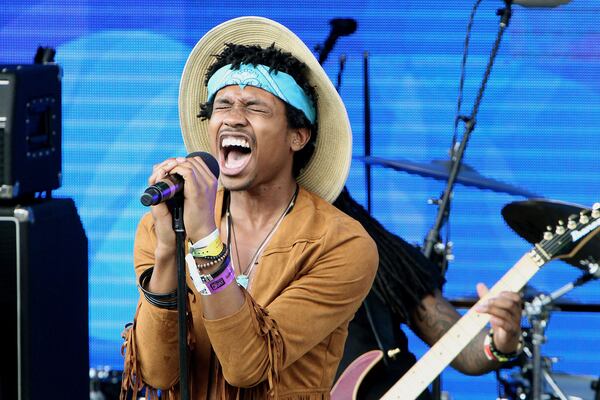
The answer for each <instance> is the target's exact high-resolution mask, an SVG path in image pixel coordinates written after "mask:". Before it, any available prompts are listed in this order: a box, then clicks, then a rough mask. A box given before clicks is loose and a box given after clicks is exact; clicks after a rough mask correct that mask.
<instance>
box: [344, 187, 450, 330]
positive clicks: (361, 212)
mask: <svg viewBox="0 0 600 400" xmlns="http://www.w3.org/2000/svg"><path fill="white" fill-rule="evenodd" d="M333 204H334V205H335V206H336V207H337V208H338V209H340V210H341V211H343V212H344V213H346V214H348V215H349V216H351V217H352V218H354V219H356V220H357V221H358V222H360V223H361V225H362V226H363V227H364V228H365V230H366V231H367V232H368V233H369V235H371V237H372V238H373V240H374V241H375V243H376V244H377V250H378V251H379V268H378V270H377V274H376V275H375V281H374V282H373V287H372V289H371V290H372V291H373V292H374V293H375V294H376V295H377V297H379V299H380V300H381V301H382V302H383V303H384V304H385V305H386V306H387V307H388V308H389V309H390V310H391V311H392V312H393V313H394V314H396V315H398V316H399V317H400V318H402V319H403V320H404V321H405V322H407V323H408V322H410V316H411V312H413V311H414V310H416V308H417V307H420V304H421V300H422V299H423V297H424V296H425V295H427V294H432V293H433V292H434V291H435V290H436V289H438V288H440V287H441V285H442V284H443V278H441V276H440V275H437V274H435V271H436V267H435V266H433V265H431V262H430V261H429V260H428V259H427V258H426V257H425V256H424V255H423V254H422V253H421V252H420V251H419V250H418V249H417V248H415V247H414V246H412V245H410V244H408V243H407V242H406V241H405V240H403V239H402V238H400V237H399V236H397V235H395V234H393V233H391V232H390V231H388V230H387V229H385V228H384V227H383V225H381V223H380V222H379V221H377V220H376V219H375V218H373V217H372V216H371V215H370V214H369V213H368V212H367V210H365V209H364V207H363V206H361V205H360V204H358V203H357V202H356V200H354V199H353V198H352V197H351V196H350V193H349V192H348V189H347V188H345V187H344V190H343V191H342V193H341V194H340V195H339V197H338V198H337V199H336V200H335V202H334V203H333Z"/></svg>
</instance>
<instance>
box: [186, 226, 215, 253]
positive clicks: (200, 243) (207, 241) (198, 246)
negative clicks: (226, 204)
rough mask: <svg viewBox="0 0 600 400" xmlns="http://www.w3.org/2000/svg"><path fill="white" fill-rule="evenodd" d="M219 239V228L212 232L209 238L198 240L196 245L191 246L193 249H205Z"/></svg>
mask: <svg viewBox="0 0 600 400" xmlns="http://www.w3.org/2000/svg"><path fill="white" fill-rule="evenodd" d="M217 238H219V228H217V229H215V230H214V231H212V233H210V234H208V236H205V237H203V238H202V239H200V240H198V241H197V242H196V243H193V244H191V246H192V248H193V249H203V248H205V247H206V246H208V245H209V244H211V243H212V242H213V241H215V240H216V239H217Z"/></svg>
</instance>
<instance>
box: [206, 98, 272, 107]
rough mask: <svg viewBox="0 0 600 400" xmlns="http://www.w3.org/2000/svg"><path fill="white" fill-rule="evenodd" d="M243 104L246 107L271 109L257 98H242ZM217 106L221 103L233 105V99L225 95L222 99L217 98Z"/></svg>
mask: <svg viewBox="0 0 600 400" xmlns="http://www.w3.org/2000/svg"><path fill="white" fill-rule="evenodd" d="M241 102H242V104H244V105H246V106H253V105H258V106H265V107H270V104H269V103H267V102H265V101H263V100H261V99H259V98H256V97H250V98H242V99H241ZM214 103H215V104H218V103H221V104H232V103H233V100H232V99H231V97H230V96H228V95H224V96H221V97H217V98H215V101H214Z"/></svg>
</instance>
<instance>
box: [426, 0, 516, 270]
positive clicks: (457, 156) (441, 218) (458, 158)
mask: <svg viewBox="0 0 600 400" xmlns="http://www.w3.org/2000/svg"><path fill="white" fill-rule="evenodd" d="M511 3H512V2H511V1H510V0H509V1H506V8H503V9H501V10H498V13H499V14H500V16H501V19H500V27H499V29H498V34H497V36H496V41H495V42H494V46H493V47H492V52H491V54H490V59H489V61H488V64H487V67H486V70H485V73H484V75H483V79H482V81H481V85H480V87H479V92H478V93H477V98H476V99H475V103H474V104H473V109H472V111H471V115H470V116H469V117H466V118H463V119H464V121H465V131H464V133H463V136H462V139H461V141H460V145H459V146H458V149H451V154H452V157H451V161H452V167H451V169H450V175H449V176H448V182H447V184H446V188H445V190H444V194H443V196H442V198H441V199H440V201H439V203H438V205H439V207H438V213H437V216H436V219H435V223H434V225H433V227H432V228H431V230H430V231H429V233H428V234H427V238H426V240H425V246H424V249H423V253H424V254H425V256H426V257H427V258H431V254H432V250H433V247H434V245H435V243H436V241H437V240H438V237H439V232H440V229H441V227H442V226H443V225H444V222H445V220H446V217H447V215H446V214H447V212H446V210H447V209H448V207H449V205H450V197H451V195H452V189H453V187H454V183H455V181H456V177H457V176H458V172H459V171H460V167H461V165H462V160H463V157H464V153H465V149H466V148H467V143H468V142H469V139H470V137H471V133H472V132H473V130H474V129H475V124H476V120H477V113H478V111H479V106H480V104H481V100H482V99H483V93H484V91H485V87H486V85H487V81H488V79H489V77H490V74H491V72H492V67H493V66H494V60H495V59H496V55H497V54H498V50H499V48H500V42H501V41H502V36H503V35H504V31H505V30H506V28H507V27H508V23H509V20H510V16H511V8H510V7H511ZM443 272H445V271H443Z"/></svg>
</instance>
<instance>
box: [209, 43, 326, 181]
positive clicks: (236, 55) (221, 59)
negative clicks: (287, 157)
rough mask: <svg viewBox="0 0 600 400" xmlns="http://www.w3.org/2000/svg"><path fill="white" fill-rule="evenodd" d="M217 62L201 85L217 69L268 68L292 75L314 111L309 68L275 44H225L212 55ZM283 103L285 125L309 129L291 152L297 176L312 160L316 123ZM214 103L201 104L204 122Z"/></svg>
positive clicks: (293, 169)
mask: <svg viewBox="0 0 600 400" xmlns="http://www.w3.org/2000/svg"><path fill="white" fill-rule="evenodd" d="M215 58H216V61H215V62H214V63H213V64H212V65H211V66H210V67H209V68H208V71H207V72H206V76H205V81H204V84H205V85H208V81H209V79H210V78H211V77H212V76H213V74H214V73H215V72H217V71H218V70H219V69H220V68H222V67H224V66H225V65H227V64H231V65H232V69H239V68H240V65H241V64H251V65H253V66H257V65H258V64H262V65H266V66H267V67H269V72H272V71H281V72H285V73H286V74H288V75H290V76H292V78H294V80H295V81H296V83H297V84H298V85H299V86H300V87H301V88H302V90H304V93H306V94H307V95H308V97H309V98H310V99H311V100H312V102H313V104H314V106H315V109H317V93H316V91H315V88H314V87H312V86H311V85H310V83H309V82H308V79H307V78H306V73H307V71H308V67H307V66H306V64H304V63H303V62H302V61H300V60H298V59H297V58H296V57H294V56H293V55H292V54H291V53H287V52H284V51H282V50H281V49H278V48H276V47H275V43H273V44H271V45H270V46H269V47H267V48H262V47H260V46H257V45H240V44H234V43H227V44H225V49H224V50H223V51H222V52H221V54H217V55H215ZM283 103H284V104H285V111H286V117H287V121H288V126H289V127H290V128H293V129H297V128H308V129H309V130H310V139H309V141H308V143H307V144H306V146H304V147H303V148H302V149H301V150H299V151H297V152H295V153H294V164H293V167H292V173H293V174H294V176H295V177H296V176H298V175H299V174H300V172H301V171H302V168H304V167H305V166H306V163H307V162H308V160H310V158H311V157H312V154H313V152H314V147H315V143H316V140H317V123H316V122H315V123H314V124H312V123H311V122H310V121H309V120H308V118H306V115H304V113H303V112H302V111H300V110H299V109H297V108H296V107H294V106H292V105H290V104H288V103H286V102H283ZM212 110H213V102H212V101H208V102H206V103H202V104H200V113H199V114H198V117H199V118H201V119H203V120H205V119H209V118H210V116H211V115H212Z"/></svg>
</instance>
